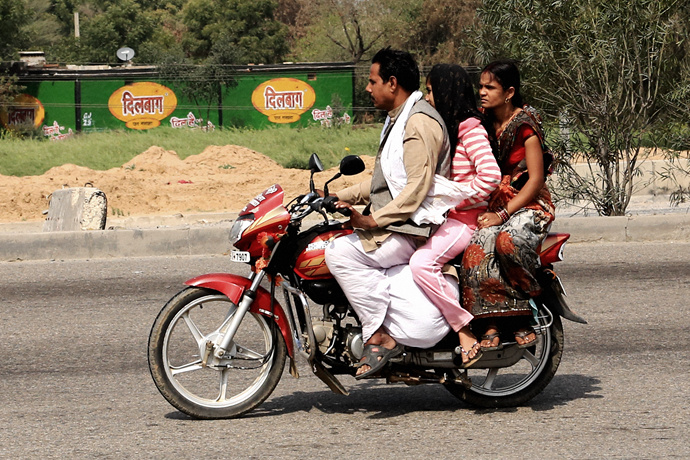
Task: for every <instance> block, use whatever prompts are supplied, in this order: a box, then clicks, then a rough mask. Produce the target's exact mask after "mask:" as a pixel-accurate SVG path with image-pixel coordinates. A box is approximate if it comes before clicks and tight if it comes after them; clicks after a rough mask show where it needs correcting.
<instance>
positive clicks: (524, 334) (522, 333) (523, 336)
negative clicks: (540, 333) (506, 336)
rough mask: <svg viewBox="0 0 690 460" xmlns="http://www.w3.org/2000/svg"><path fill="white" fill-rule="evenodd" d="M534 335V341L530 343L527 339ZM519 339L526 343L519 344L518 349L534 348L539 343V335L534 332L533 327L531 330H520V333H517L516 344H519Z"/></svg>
mask: <svg viewBox="0 0 690 460" xmlns="http://www.w3.org/2000/svg"><path fill="white" fill-rule="evenodd" d="M532 334H534V339H532V340H529V341H528V340H527V337H528V336H529V335H532ZM518 338H520V339H522V340H523V341H524V343H518V348H530V347H533V346H534V345H535V344H536V342H537V333H536V332H534V329H532V328H531V327H530V328H529V329H520V330H519V331H517V332H515V342H517V339H518Z"/></svg>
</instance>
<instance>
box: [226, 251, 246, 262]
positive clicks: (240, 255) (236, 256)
mask: <svg viewBox="0 0 690 460" xmlns="http://www.w3.org/2000/svg"><path fill="white" fill-rule="evenodd" d="M230 260H231V261H233V262H242V263H248V262H249V252H247V251H234V250H233V251H232V252H231V253H230Z"/></svg>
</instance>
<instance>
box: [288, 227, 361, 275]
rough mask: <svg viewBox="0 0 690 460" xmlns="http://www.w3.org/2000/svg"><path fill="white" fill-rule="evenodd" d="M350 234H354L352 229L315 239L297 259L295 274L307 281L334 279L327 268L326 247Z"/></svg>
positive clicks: (322, 235)
mask: <svg viewBox="0 0 690 460" xmlns="http://www.w3.org/2000/svg"><path fill="white" fill-rule="evenodd" d="M350 233H352V230H350V229H347V230H331V231H327V232H324V233H321V234H319V235H317V236H316V237H314V238H313V239H312V240H311V241H310V242H309V244H307V247H306V248H305V249H304V250H303V251H302V252H301V253H300V254H299V256H298V257H297V262H296V263H295V273H297V274H298V275H299V276H300V277H301V278H303V279H306V280H317V279H325V278H332V275H331V272H330V270H328V267H327V266H326V259H325V252H326V246H328V245H329V244H330V243H331V241H333V240H334V239H336V238H338V237H340V236H344V235H349V234H350Z"/></svg>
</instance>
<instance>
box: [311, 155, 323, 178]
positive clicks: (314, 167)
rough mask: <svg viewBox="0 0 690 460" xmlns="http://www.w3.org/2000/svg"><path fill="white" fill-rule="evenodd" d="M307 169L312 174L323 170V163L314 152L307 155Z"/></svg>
mask: <svg viewBox="0 0 690 460" xmlns="http://www.w3.org/2000/svg"><path fill="white" fill-rule="evenodd" d="M309 170H310V171H311V172H312V174H313V173H317V172H321V171H323V164H322V163H321V160H320V159H319V156H318V155H317V154H315V153H312V154H311V156H310V157H309Z"/></svg>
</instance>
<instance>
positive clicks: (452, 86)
mask: <svg viewBox="0 0 690 460" xmlns="http://www.w3.org/2000/svg"><path fill="white" fill-rule="evenodd" d="M426 89H427V96H426V100H427V101H428V102H429V103H430V104H431V105H433V106H434V108H436V111H437V112H438V113H439V114H440V115H441V118H443V121H444V122H445V124H446V128H447V129H448V136H449V138H450V143H451V152H454V151H455V146H456V145H457V142H458V126H459V125H460V123H462V122H463V121H465V120H467V119H468V118H470V117H474V118H477V119H479V120H480V122H481V123H482V126H484V128H485V129H486V130H487V133H488V134H489V139H490V143H491V147H492V150H493V151H494V155H496V152H497V150H498V147H497V145H496V141H495V135H494V129H493V125H492V124H491V123H489V121H488V120H487V118H486V117H485V116H484V115H483V114H482V113H481V112H479V110H478V109H477V99H476V96H475V89H474V85H473V83H472V79H471V78H470V75H469V74H468V73H467V71H466V70H465V69H464V68H463V67H462V66H459V65H457V64H436V65H434V66H433V67H432V68H431V71H430V72H429V74H428V75H427V78H426Z"/></svg>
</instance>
